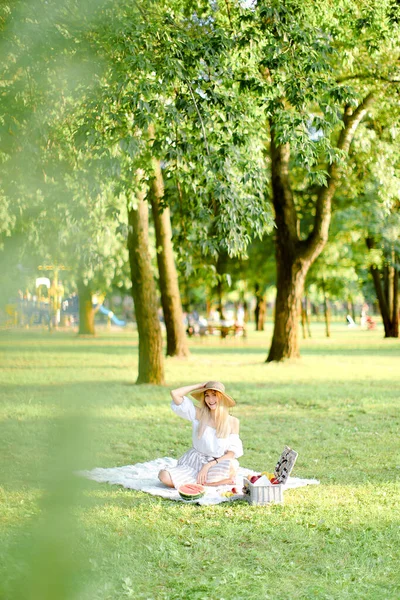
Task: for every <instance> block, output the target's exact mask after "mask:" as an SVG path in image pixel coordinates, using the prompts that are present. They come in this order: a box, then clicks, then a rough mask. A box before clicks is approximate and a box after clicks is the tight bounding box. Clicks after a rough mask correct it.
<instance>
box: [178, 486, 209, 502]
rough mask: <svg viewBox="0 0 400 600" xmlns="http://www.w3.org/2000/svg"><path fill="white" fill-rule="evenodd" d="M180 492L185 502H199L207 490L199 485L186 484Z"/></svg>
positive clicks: (179, 489)
mask: <svg viewBox="0 0 400 600" xmlns="http://www.w3.org/2000/svg"><path fill="white" fill-rule="evenodd" d="M178 492H179V495H180V497H181V498H183V499H184V500H198V499H199V498H202V497H203V496H204V494H205V493H206V489H205V487H203V486H202V485H200V484H199V483H185V484H183V485H181V486H180V488H178Z"/></svg>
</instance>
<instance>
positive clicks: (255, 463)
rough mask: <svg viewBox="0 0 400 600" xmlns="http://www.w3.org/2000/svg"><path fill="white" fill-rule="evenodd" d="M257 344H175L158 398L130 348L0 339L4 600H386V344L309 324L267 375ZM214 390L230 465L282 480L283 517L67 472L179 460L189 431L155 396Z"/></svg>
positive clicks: (391, 483) (389, 437)
mask: <svg viewBox="0 0 400 600" xmlns="http://www.w3.org/2000/svg"><path fill="white" fill-rule="evenodd" d="M270 336H271V329H270V326H269V328H268V331H266V332H265V333H255V332H250V335H249V338H248V339H247V340H242V339H228V340H225V341H221V340H219V339H218V338H212V339H208V340H198V339H196V340H191V341H190V344H191V351H192V357H191V358H190V359H189V360H187V361H182V360H174V359H168V360H167V361H166V387H154V386H135V385H133V383H134V381H135V378H136V374H137V357H136V354H137V338H136V335H135V334H134V333H132V332H125V331H122V330H118V331H117V330H115V331H113V332H111V333H109V332H102V333H99V335H98V336H97V337H96V338H95V339H77V337H76V336H75V335H74V334H73V333H72V332H56V333H53V334H49V333H48V332H45V331H43V332H42V331H36V332H35V331H26V332H21V331H13V332H3V333H1V336H0V351H1V360H0V394H1V409H0V410H1V412H0V415H1V437H0V461H1V462H0V473H1V481H2V486H1V487H0V501H1V507H0V524H1V540H2V543H1V546H0V596H1V597H2V598H4V599H7V600H14V599H18V600H22V599H24V598H29V599H30V598H32V599H34V600H47V599H48V600H64V599H67V598H71V599H74V600H77V599H85V600H97V599H99V600H100V599H101V600H105V599H109V600H116V599H122V598H144V599H152V600H153V599H154V600H158V599H160V600H169V599H186V598H187V599H190V600H192V599H193V600H202V599H204V600H219V599H222V598H223V599H225V600H228V599H229V600H239V599H243V600H244V599H248V598H250V599H258V598H271V599H273V600H286V599H297V598H301V599H309V598H325V599H332V600H336V599H342V598H348V599H351V600H354V599H393V600H398V599H399V598H400V573H399V564H400V484H399V481H400V441H399V422H400V416H399V405H400V342H399V340H384V339H383V338H382V332H381V330H377V331H371V332H367V331H359V330H349V329H347V328H346V326H345V325H338V324H337V325H334V326H333V327H332V337H331V339H329V340H328V339H326V338H325V337H324V331H323V327H322V325H318V324H317V325H314V326H313V338H312V339H309V340H304V341H302V358H301V359H300V360H298V361H295V362H292V363H290V364H284V365H271V364H269V365H267V364H265V362H264V361H265V358H266V354H267V350H268V343H269V340H270ZM208 379H220V380H222V381H224V383H225V384H226V387H227V389H228V392H229V393H230V394H231V395H232V396H233V397H235V398H236V399H237V402H238V404H237V407H236V408H235V409H234V414H235V415H236V416H238V417H239V418H240V421H241V435H242V438H243V442H244V445H245V456H244V457H243V458H242V459H241V463H242V464H243V465H244V466H247V467H249V468H253V469H263V470H264V469H267V470H271V469H272V468H273V466H274V463H275V461H276V459H277V457H278V455H279V454H280V452H281V450H282V449H283V446H284V445H285V444H288V445H290V446H292V447H293V448H295V449H296V450H297V451H298V452H299V458H298V461H297V463H296V467H295V472H294V475H297V476H299V477H310V478H314V477H315V478H318V479H319V480H320V481H321V485H319V486H310V487H307V488H301V489H298V490H291V491H289V492H287V493H286V494H285V504H284V505H283V506H278V505H275V506H274V505H270V506H266V507H255V506H249V505H248V504H246V503H245V502H234V503H229V504H226V503H225V504H221V505H218V506H211V507H198V506H193V505H184V504H183V503H173V502H170V501H167V500H163V499H161V498H155V497H152V496H148V495H146V494H144V493H139V492H134V491H129V490H125V489H122V488H119V487H115V486H108V485H100V484H96V483H94V482H92V481H87V480H82V479H80V478H77V477H75V476H74V475H72V473H73V471H74V470H77V469H81V468H92V467H95V466H103V467H110V466H120V465H124V464H130V463H135V462H143V461H146V460H151V459H152V458H156V457H160V456H174V457H177V456H179V455H180V454H181V453H183V451H184V450H186V449H187V448H188V446H189V444H190V425H189V424H188V423H186V422H184V421H182V420H179V419H177V417H176V416H175V415H174V414H173V413H172V411H171V410H170V408H169V393H168V389H169V388H172V387H176V386H179V385H183V384H189V383H196V382H201V381H205V380H208Z"/></svg>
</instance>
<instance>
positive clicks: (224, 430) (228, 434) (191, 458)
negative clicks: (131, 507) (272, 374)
mask: <svg viewBox="0 0 400 600" xmlns="http://www.w3.org/2000/svg"><path fill="white" fill-rule="evenodd" d="M187 394H190V395H191V396H192V397H193V398H194V399H195V400H196V401H198V402H199V404H198V406H195V405H194V404H193V401H192V400H191V399H190V398H189V397H188V396H187ZM171 397H172V402H171V408H172V410H173V411H174V412H175V413H176V414H177V415H178V416H180V417H182V418H183V419H186V420H187V421H191V423H192V442H193V447H192V448H191V449H190V450H188V451H187V452H186V453H185V454H184V455H183V456H181V458H180V459H179V460H178V464H177V466H176V467H173V468H171V469H169V470H168V471H166V470H162V471H160V472H159V474H158V477H159V479H160V481H161V482H162V483H163V484H164V485H167V486H168V487H175V488H179V487H180V486H181V485H183V484H184V483H201V484H202V485H223V484H230V483H235V477H236V473H237V470H238V467H239V463H238V461H237V459H238V458H239V457H240V456H242V455H243V445H242V442H241V439H240V437H239V420H238V419H237V418H236V417H232V416H231V415H230V414H229V408H230V407H232V406H235V401H234V400H233V398H231V397H230V396H228V394H226V393H225V386H224V385H223V384H222V383H220V382H219V381H208V382H206V383H197V384H195V385H188V386H185V387H181V388H178V389H176V390H172V391H171Z"/></svg>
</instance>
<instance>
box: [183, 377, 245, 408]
mask: <svg viewBox="0 0 400 600" xmlns="http://www.w3.org/2000/svg"><path fill="white" fill-rule="evenodd" d="M207 390H214V391H216V392H220V394H222V396H223V398H224V400H225V401H226V404H227V405H228V406H235V404H236V402H235V401H234V399H233V398H231V397H230V396H228V394H226V393H225V386H224V384H223V383H221V382H220V381H207V383H206V384H205V385H204V386H203V387H201V388H199V389H197V390H193V392H190V394H191V396H193V398H194V399H195V400H202V399H204V392H205V391H207Z"/></svg>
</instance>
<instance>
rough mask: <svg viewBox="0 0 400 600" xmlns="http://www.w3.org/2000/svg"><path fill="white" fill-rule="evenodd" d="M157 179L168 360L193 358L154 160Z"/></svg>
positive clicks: (155, 208)
mask: <svg viewBox="0 0 400 600" xmlns="http://www.w3.org/2000/svg"><path fill="white" fill-rule="evenodd" d="M153 168H154V179H153V180H152V182H151V190H150V200H151V208H152V214H153V220H154V226H155V230H156V246H157V264H158V274H159V279H160V292H161V303H162V307H163V313H164V320H165V327H166V330H167V356H179V357H184V356H189V354H190V353H189V348H188V344H187V338H186V332H185V327H184V323H183V311H182V303H181V296H180V292H179V284H178V274H177V271H176V267H175V259H174V252H173V247H172V229H171V216H170V210H169V208H168V207H165V208H162V207H161V206H160V203H161V200H162V198H163V196H164V182H163V177H162V172H161V167H160V161H158V160H156V159H153Z"/></svg>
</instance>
